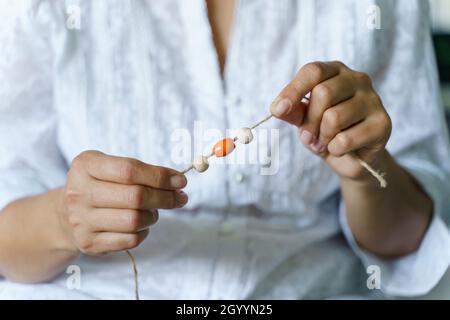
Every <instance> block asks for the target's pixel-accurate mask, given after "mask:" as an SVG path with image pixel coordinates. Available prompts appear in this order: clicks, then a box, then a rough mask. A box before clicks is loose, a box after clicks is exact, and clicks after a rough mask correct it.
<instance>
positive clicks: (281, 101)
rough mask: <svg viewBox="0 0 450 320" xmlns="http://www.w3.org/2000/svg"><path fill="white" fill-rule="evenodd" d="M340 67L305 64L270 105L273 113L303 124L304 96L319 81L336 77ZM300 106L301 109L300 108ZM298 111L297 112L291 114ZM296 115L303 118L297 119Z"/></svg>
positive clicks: (318, 63)
mask: <svg viewBox="0 0 450 320" xmlns="http://www.w3.org/2000/svg"><path fill="white" fill-rule="evenodd" d="M338 73H339V68H338V67H337V66H336V65H334V64H330V63H324V62H313V63H308V64H306V65H305V66H303V67H302V68H301V69H300V70H299V72H298V73H297V74H296V76H295V77H294V79H293V80H292V81H291V82H290V83H289V84H288V85H287V86H286V87H285V88H284V89H283V90H282V91H281V92H280V94H279V95H278V97H277V98H276V99H275V101H274V102H273V103H272V105H271V107H270V111H271V113H272V114H273V115H274V116H275V117H277V118H279V119H282V120H285V121H289V122H290V123H292V122H294V124H297V125H298V124H299V123H300V124H301V122H302V120H303V114H304V106H305V104H304V103H302V99H303V97H304V96H305V95H306V94H307V93H308V92H310V91H311V90H312V89H313V88H314V87H315V86H316V85H318V84H319V83H321V82H323V81H325V80H327V79H329V78H332V77H334V76H335V75H337V74H338ZM299 108H300V110H298V109H299ZM291 113H296V114H291ZM296 117H300V118H301V120H300V121H297V120H295V119H297V118H296Z"/></svg>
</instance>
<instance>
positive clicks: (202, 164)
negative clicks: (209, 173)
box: [192, 156, 209, 172]
mask: <svg viewBox="0 0 450 320" xmlns="http://www.w3.org/2000/svg"><path fill="white" fill-rule="evenodd" d="M192 166H193V167H194V169H195V170H196V171H197V172H205V171H206V170H208V168H209V162H208V158H207V157H205V156H197V157H195V159H194V161H192Z"/></svg>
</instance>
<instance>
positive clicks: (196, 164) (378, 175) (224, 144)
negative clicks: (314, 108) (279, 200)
mask: <svg viewBox="0 0 450 320" xmlns="http://www.w3.org/2000/svg"><path fill="white" fill-rule="evenodd" d="M304 99H305V100H307V101H309V98H308V97H304ZM272 117H273V115H272V114H270V115H268V116H266V117H265V118H264V119H262V120H261V121H259V122H257V123H255V124H254V125H253V126H251V127H248V128H247V127H244V128H241V129H239V130H238V132H237V135H236V136H235V137H234V138H225V139H222V140H220V141H218V142H217V143H216V144H215V145H214V147H213V149H212V150H211V151H210V152H209V153H208V154H206V155H200V156H197V157H196V158H195V159H194V160H193V162H192V164H191V165H190V166H189V167H187V168H186V169H184V170H183V171H181V173H182V174H186V173H188V172H189V171H191V170H192V169H195V170H196V171H197V172H204V171H206V170H208V167H209V162H208V159H209V158H211V157H212V156H214V155H215V156H216V157H225V156H227V155H228V154H230V153H231V152H232V151H233V150H234V148H235V144H234V142H236V141H239V142H241V143H242V144H248V143H250V142H251V141H252V140H253V133H252V130H255V129H256V128H257V127H259V126H260V125H262V124H263V123H265V122H267V121H269V120H270V119H271V118H272ZM350 156H351V157H353V158H354V159H355V160H356V161H358V163H359V164H360V165H361V166H362V167H363V168H364V169H366V170H367V171H368V172H369V173H370V174H371V175H372V176H373V177H374V178H375V179H377V180H378V182H379V184H380V187H381V188H386V187H387V181H386V179H385V178H384V175H385V174H384V173H382V172H378V171H376V170H375V169H374V168H372V167H371V166H370V165H369V164H368V163H367V162H365V161H364V160H362V159H361V158H360V157H359V156H358V155H356V154H355V153H354V152H352V153H350ZM126 252H127V254H128V256H129V258H130V260H131V263H132V265H133V273H134V286H135V296H136V300H139V279H138V271H137V267H136V260H135V259H134V257H133V255H132V254H131V252H130V251H128V250H126Z"/></svg>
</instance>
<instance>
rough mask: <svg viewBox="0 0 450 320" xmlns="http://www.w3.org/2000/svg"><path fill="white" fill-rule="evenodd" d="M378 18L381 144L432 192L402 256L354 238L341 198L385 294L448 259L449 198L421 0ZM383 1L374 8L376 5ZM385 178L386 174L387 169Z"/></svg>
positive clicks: (414, 290)
mask: <svg viewBox="0 0 450 320" xmlns="http://www.w3.org/2000/svg"><path fill="white" fill-rule="evenodd" d="M391 5H392V4H391ZM394 6H395V8H391V10H392V9H393V10H392V12H393V13H392V15H391V16H389V17H390V18H389V19H388V21H386V19H385V20H384V22H383V31H379V32H381V36H379V37H381V38H384V39H382V40H381V42H382V43H384V44H386V45H385V46H383V48H381V49H380V48H379V49H378V50H382V51H383V52H379V54H380V55H379V56H380V57H383V58H382V59H383V60H384V61H381V60H380V67H379V69H378V73H377V74H376V75H375V76H374V77H373V78H374V84H375V86H376V89H377V91H378V93H379V94H380V96H381V98H382V100H383V104H384V106H385V107H386V109H387V111H388V113H389V115H390V116H391V119H392V123H393V132H392V136H391V139H390V141H389V144H388V146H387V148H388V150H389V151H390V153H391V154H392V155H393V156H394V157H395V159H396V161H397V162H398V163H399V164H400V165H402V166H403V167H404V168H405V169H406V170H408V171H409V173H410V174H411V175H412V176H413V177H415V179H416V180H417V181H418V182H419V184H420V185H421V187H422V188H423V190H424V191H425V192H427V193H428V195H429V196H430V198H431V199H432V200H433V204H434V212H433V218H432V221H431V224H430V226H429V228H428V230H427V232H426V234H425V236H424V238H423V241H422V243H421V245H420V247H419V249H418V250H417V251H416V252H414V253H412V254H409V255H407V256H404V257H401V258H398V259H394V260H389V261H387V260H383V259H381V258H380V257H377V256H375V255H372V254H370V253H369V252H366V251H364V250H362V249H361V248H360V247H358V245H357V244H356V242H355V240H354V238H353V235H352V232H351V230H350V228H349V226H348V224H347V220H346V213H345V205H344V203H341V208H340V221H341V226H342V229H343V232H344V234H345V236H346V238H347V240H348V241H349V243H350V246H351V247H352V248H353V250H354V251H355V253H356V254H357V255H358V256H359V257H360V258H361V260H362V262H363V263H364V264H365V265H366V266H367V265H378V266H379V267H380V269H381V286H382V290H384V292H385V294H387V295H393V296H420V295H424V294H426V293H428V292H429V291H430V290H431V289H432V288H433V287H434V286H435V285H436V284H437V283H438V282H439V280H440V279H441V277H442V276H443V275H444V273H445V272H446V270H447V268H448V266H449V264H450V233H449V229H448V226H447V223H446V222H448V218H449V217H448V214H449V208H450V204H449V200H450V151H449V150H450V148H449V141H448V132H447V129H446V124H445V117H444V111H443V108H442V103H441V100H440V93H439V83H438V76H437V70H436V63H435V58H434V52H433V47H432V41H431V32H430V27H429V19H428V17H429V8H428V2H426V1H417V0H414V1H409V0H407V1H403V0H400V1H395V4H394ZM384 9H385V8H381V10H382V12H383V10H384ZM387 179H389V177H387Z"/></svg>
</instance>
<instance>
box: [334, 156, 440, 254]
mask: <svg viewBox="0 0 450 320" xmlns="http://www.w3.org/2000/svg"><path fill="white" fill-rule="evenodd" d="M376 167H377V168H379V170H380V171H383V172H385V173H386V178H387V180H388V183H389V185H388V187H387V188H385V189H381V188H380V187H379V185H378V184H377V182H376V181H375V180H374V179H373V178H372V177H370V176H367V179H362V180H360V181H355V180H351V179H341V189H342V196H343V200H344V202H345V206H346V214H347V220H348V224H349V227H350V229H351V230H352V233H353V235H354V237H355V240H356V241H357V242H358V244H359V245H360V246H361V247H362V248H364V249H366V250H368V251H370V252H372V253H374V254H377V255H380V256H384V257H396V256H401V255H405V254H408V253H411V252H413V251H415V250H416V249H417V248H418V247H419V245H420V243H421V241H422V238H423V236H424V234H425V232H426V230H427V227H428V225H429V222H430V219H431V215H432V210H433V204H432V201H431V200H430V198H429V197H428V196H427V195H426V194H425V192H424V191H422V189H421V188H420V187H419V185H418V184H417V182H416V181H415V179H414V178H413V177H411V176H410V175H409V174H408V173H407V172H406V171H405V170H404V169H403V168H402V167H401V166H399V165H398V164H397V163H396V162H395V160H394V159H393V158H392V157H391V156H390V155H389V153H388V152H387V151H385V152H383V154H382V155H381V157H380V159H379V161H378V163H377V164H376Z"/></svg>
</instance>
